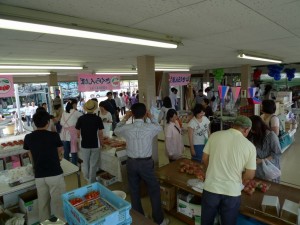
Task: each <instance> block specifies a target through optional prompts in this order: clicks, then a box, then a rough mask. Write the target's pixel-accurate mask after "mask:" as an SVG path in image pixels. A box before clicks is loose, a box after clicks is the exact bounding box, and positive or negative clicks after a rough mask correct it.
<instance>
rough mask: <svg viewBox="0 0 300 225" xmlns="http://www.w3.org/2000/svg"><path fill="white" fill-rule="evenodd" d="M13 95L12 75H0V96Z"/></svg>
mask: <svg viewBox="0 0 300 225" xmlns="http://www.w3.org/2000/svg"><path fill="white" fill-rule="evenodd" d="M14 95H15V92H14V83H13V77H12V76H9V75H7V76H6V75H0V98H6V97H12V96H14Z"/></svg>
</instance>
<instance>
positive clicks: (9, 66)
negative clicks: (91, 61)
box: [0, 65, 83, 70]
mask: <svg viewBox="0 0 300 225" xmlns="http://www.w3.org/2000/svg"><path fill="white" fill-rule="evenodd" d="M0 69H50V70H51V69H54V70H55V69H56V70H82V69H83V67H82V66H26V65H18V66H16V65H0Z"/></svg>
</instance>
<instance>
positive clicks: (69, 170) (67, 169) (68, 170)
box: [0, 159, 80, 196]
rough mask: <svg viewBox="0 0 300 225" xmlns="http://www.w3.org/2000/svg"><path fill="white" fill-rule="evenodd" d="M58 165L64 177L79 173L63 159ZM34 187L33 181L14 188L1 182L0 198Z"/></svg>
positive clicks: (75, 167)
mask: <svg viewBox="0 0 300 225" xmlns="http://www.w3.org/2000/svg"><path fill="white" fill-rule="evenodd" d="M60 165H61V167H62V170H63V175H64V176H68V175H71V174H74V173H77V172H78V171H79V167H78V166H75V165H74V164H72V163H71V162H69V161H67V160H65V159H62V160H61V162H60ZM77 178H78V177H77ZM79 179H80V178H79ZM34 185H35V182H34V180H32V181H29V182H26V183H23V184H20V185H17V186H14V187H10V186H9V185H8V184H7V183H3V182H2V183H0V196H3V195H6V194H10V193H13V192H16V191H19V190H22V189H26V188H29V187H32V186H34Z"/></svg>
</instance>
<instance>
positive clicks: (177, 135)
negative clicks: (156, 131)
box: [165, 109, 184, 162]
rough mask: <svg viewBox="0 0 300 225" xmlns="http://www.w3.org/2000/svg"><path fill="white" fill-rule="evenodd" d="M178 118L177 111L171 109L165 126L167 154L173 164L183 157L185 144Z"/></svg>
mask: <svg viewBox="0 0 300 225" xmlns="http://www.w3.org/2000/svg"><path fill="white" fill-rule="evenodd" d="M177 119H178V116H177V112H176V110H175V109H169V110H168V112H167V117H166V120H167V123H166V126H165V144H166V154H167V156H168V157H169V161H170V162H173V161H175V160H177V159H179V158H181V157H182V154H183V149H184V147H183V142H182V136H181V128H180V126H179V123H178V121H177Z"/></svg>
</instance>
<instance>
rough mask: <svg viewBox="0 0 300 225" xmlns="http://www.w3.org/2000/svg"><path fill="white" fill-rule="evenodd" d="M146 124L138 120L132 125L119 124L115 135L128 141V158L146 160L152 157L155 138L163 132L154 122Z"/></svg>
mask: <svg viewBox="0 0 300 225" xmlns="http://www.w3.org/2000/svg"><path fill="white" fill-rule="evenodd" d="M151 122H152V123H146V122H144V120H143V119H136V120H135V121H134V123H132V124H126V122H125V121H121V122H119V123H118V124H117V127H116V129H115V131H114V132H115V134H116V135H117V136H121V137H123V138H125V139H126V144H127V156H128V157H131V158H146V157H151V156H152V142H153V138H154V137H155V136H156V135H157V134H158V133H159V132H160V131H161V130H162V128H161V126H160V125H159V124H158V123H157V122H156V121H154V120H151Z"/></svg>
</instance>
